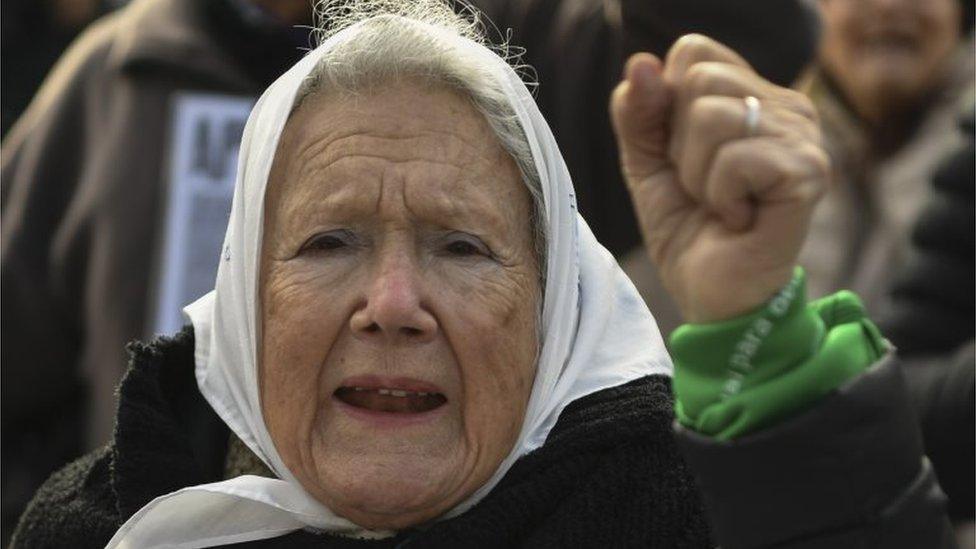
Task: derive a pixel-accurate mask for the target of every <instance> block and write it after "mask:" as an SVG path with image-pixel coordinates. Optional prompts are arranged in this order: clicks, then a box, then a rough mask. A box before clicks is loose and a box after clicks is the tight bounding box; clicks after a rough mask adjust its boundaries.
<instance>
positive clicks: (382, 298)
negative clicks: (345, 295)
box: [350, 261, 438, 343]
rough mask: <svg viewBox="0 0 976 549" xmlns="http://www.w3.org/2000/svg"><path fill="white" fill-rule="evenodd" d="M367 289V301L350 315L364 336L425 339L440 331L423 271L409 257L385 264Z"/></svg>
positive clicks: (407, 340) (356, 331) (405, 340)
mask: <svg viewBox="0 0 976 549" xmlns="http://www.w3.org/2000/svg"><path fill="white" fill-rule="evenodd" d="M367 288H368V289H367V292H366V302H365V304H364V305H362V306H361V307H360V308H359V309H358V310H356V311H355V312H354V313H353V315H352V318H351V319H350V326H351V328H352V331H353V333H354V334H356V336H357V337H360V338H366V339H371V340H376V339H381V340H384V341H385V342H388V343H411V342H412V343H422V342H426V341H430V340H432V339H433V338H434V335H435V334H436V333H437V329H438V326H437V319H436V318H434V315H432V314H431V313H430V311H429V310H428V309H427V304H426V303H425V300H424V299H423V297H424V296H423V295H422V288H421V279H420V273H419V272H417V269H416V268H415V267H414V266H412V265H410V264H409V261H391V262H388V263H387V264H386V265H384V266H383V267H382V268H381V269H380V272H379V274H378V276H376V277H375V278H374V279H373V280H372V281H370V282H369V285H368V286H367Z"/></svg>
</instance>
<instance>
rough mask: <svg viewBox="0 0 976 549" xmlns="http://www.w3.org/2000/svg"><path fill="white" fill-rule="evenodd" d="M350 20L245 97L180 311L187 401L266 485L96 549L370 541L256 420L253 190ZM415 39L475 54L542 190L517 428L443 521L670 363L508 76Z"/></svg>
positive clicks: (152, 523) (171, 509) (156, 515)
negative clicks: (513, 121)
mask: <svg viewBox="0 0 976 549" xmlns="http://www.w3.org/2000/svg"><path fill="white" fill-rule="evenodd" d="M365 22H368V20H367V21H365ZM365 22H363V23H365ZM363 23H359V24H357V25H353V26H351V27H349V28H347V29H344V30H343V31H341V32H339V33H337V34H336V35H334V36H333V37H331V38H330V39H329V40H327V41H326V42H325V43H323V44H322V45H321V46H319V47H318V48H316V49H315V50H313V51H312V52H310V53H309V54H308V55H307V56H305V58H303V59H302V60H301V61H299V62H298V63H297V64H296V65H295V66H294V67H292V68H291V69H290V70H289V71H288V72H286V73H285V74H284V75H283V76H281V77H280V78H279V79H278V80H277V81H276V82H275V83H274V84H272V85H271V87H270V88H268V90H267V91H266V92H265V93H264V95H262V97H261V99H260V100H258V102H257V104H256V105H255V107H254V110H253V111H252V112H251V115H250V117H249V118H248V121H247V126H246V128H245V130H244V138H243V141H242V143H241V151H240V160H239V165H238V174H237V184H236V188H235V190H234V203H233V208H232V210H231V214H230V221H229V223H228V225H227V235H226V237H225V240H224V248H223V253H222V257H221V261H220V267H219V270H218V272H217V283H216V286H215V287H214V290H213V291H212V292H210V293H208V294H207V295H206V296H204V297H202V298H200V299H199V300H198V301H196V302H195V303H193V304H192V305H190V306H188V307H187V308H186V309H185V312H186V314H187V315H188V316H189V317H190V320H191V321H192V323H193V329H194V334H195V339H196V350H195V360H196V377H197V382H198V384H199V387H200V391H201V392H202V393H203V395H204V397H206V399H207V401H208V402H209V403H210V405H211V406H212V407H213V409H214V410H215V411H216V412H217V414H219V415H220V417H221V418H222V419H223V420H224V422H226V423H227V425H228V426H229V427H230V429H231V430H232V431H233V432H234V434H235V435H236V436H237V437H239V438H240V439H241V440H242V441H243V442H244V443H245V444H246V445H247V446H248V448H250V449H251V451H252V452H254V453H255V454H256V455H257V456H258V457H260V458H261V459H262V460H263V461H264V462H265V463H266V464H267V465H268V466H269V467H270V468H271V469H272V470H273V471H274V472H275V474H276V475H278V478H277V479H271V478H263V477H258V476H252V475H245V476H241V477H237V478H234V479H230V480H226V481H222V482H214V483H211V484H204V485H200V486H191V487H188V488H183V489H181V490H178V491H176V492H173V493H171V494H167V495H164V496H160V497H158V498H156V499H154V500H153V501H151V502H150V503H148V504H147V505H146V506H145V507H143V508H142V509H140V510H139V511H138V512H137V513H136V514H135V515H133V516H132V517H131V518H130V519H129V520H128V521H127V522H126V523H125V524H124V525H123V526H122V527H121V528H120V529H119V530H118V532H117V533H116V534H115V536H114V537H113V538H112V540H111V541H110V542H109V544H108V547H113V548H114V547H120V548H123V547H124V548H140V549H145V548H150V547H174V548H175V547H180V548H182V547H204V546H213V545H222V544H229V543H239V542H243V541H249V540H257V539H264V538H270V537H275V536H280V535H283V534H286V533H288V532H291V531H294V530H298V529H302V528H311V529H316V530H325V531H330V532H338V533H343V532H345V533H358V534H360V535H362V534H369V533H368V532H364V531H363V530H362V529H361V528H360V527H358V526H356V525H355V524H353V523H351V522H350V521H348V520H346V519H344V518H342V517H340V516H338V515H336V514H335V513H333V512H332V511H331V510H329V509H328V508H326V507H325V506H323V505H322V504H321V503H319V502H318V501H316V500H315V499H314V498H312V497H311V496H310V495H309V494H308V493H307V492H306V491H305V490H304V489H303V488H302V486H301V485H300V484H299V482H298V481H297V480H296V479H295V477H294V476H293V475H292V473H291V472H290V471H289V470H288V468H287V467H285V465H284V463H283V462H282V460H281V457H280V456H279V455H278V452H277V450H276V449H275V446H274V443H273V442H272V440H271V436H270V435H269V433H268V430H267V428H266V427H265V424H264V419H263V417H262V415H261V406H260V395H259V390H258V378H257V367H258V360H257V357H258V341H259V337H260V336H259V334H260V330H259V328H260V325H259V318H260V311H259V309H258V304H259V301H258V265H259V257H260V252H261V243H262V227H263V216H264V198H265V187H266V185H267V181H268V174H269V172H270V170H271V163H272V161H273V159H274V155H275V150H276V149H277V147H278V139H279V137H280V136H281V133H282V130H283V128H284V126H285V122H286V121H287V120H288V116H289V113H290V112H291V110H292V105H293V103H294V100H295V95H296V92H297V90H298V89H299V86H300V85H301V83H302V81H303V80H304V79H305V77H306V76H307V75H308V74H309V73H310V72H311V70H312V69H313V67H314V66H315V64H316V63H317V62H318V60H319V59H321V58H322V56H323V55H324V54H325V53H326V52H328V51H329V50H330V49H331V48H333V47H334V46H335V45H336V44H339V43H342V42H344V41H346V40H348V39H350V38H351V37H353V36H354V35H355V34H356V33H357V32H358V31H359V30H360V26H361V25H362V24H363ZM411 23H413V24H417V25H425V24H424V23H419V22H415V21H411ZM425 26H426V25H425ZM427 30H428V32H431V33H439V34H442V35H444V37H445V38H446V39H448V40H451V41H452V42H454V43H455V44H456V45H457V47H458V48H459V49H465V50H467V53H472V54H474V56H475V57H474V58H475V59H478V60H480V62H482V63H484V66H485V67H486V68H489V69H490V70H491V71H492V72H493V73H494V75H495V76H496V78H497V79H498V81H499V82H500V83H501V84H502V85H503V87H504V89H505V94H506V96H507V98H508V100H509V101H510V102H511V105H512V107H513V109H514V111H515V112H516V114H517V116H518V120H519V122H520V123H521V126H522V128H523V130H524V131H525V134H526V137H527V138H528V141H529V145H530V146H531V151H532V157H533V159H534V161H535V166H536V169H537V170H538V173H539V178H540V180H541V183H542V191H543V197H544V203H545V212H544V215H545V223H546V226H547V235H548V242H547V245H548V249H547V251H548V256H547V257H548V266H547V273H546V288H545V302H544V304H543V312H542V334H541V336H540V337H541V340H542V342H543V344H542V350H541V355H540V358H539V364H538V369H537V372H536V377H535V383H534V385H533V387H532V393H531V395H530V398H529V402H528V407H527V409H526V412H525V420H524V423H523V425H522V430H521V432H520V434H519V437H518V440H517V441H516V442H515V445H514V447H513V448H512V451H511V453H509V455H508V457H506V458H505V460H504V461H503V462H502V463H501V464H500V465H499V467H498V470H497V471H496V472H495V474H494V475H493V476H492V477H491V479H490V480H489V481H488V482H487V483H486V484H485V485H484V486H482V487H481V488H480V489H478V490H477V491H476V492H475V493H474V494H472V495H471V496H470V497H469V498H467V499H466V500H465V501H464V502H462V503H461V504H460V505H458V506H457V507H455V508H454V509H452V510H451V511H450V512H449V513H447V514H446V515H445V516H444V517H442V519H443V518H449V517H453V516H457V515H459V514H461V513H463V512H464V511H466V510H468V509H470V508H471V507H472V506H474V505H475V504H476V503H478V502H479V501H480V500H481V499H482V498H484V497H485V495H487V494H488V493H489V492H490V491H491V490H492V489H493V488H494V487H495V485H497V484H498V482H499V481H500V480H501V479H502V477H503V476H504V475H505V473H506V472H507V471H508V470H509V468H511V466H512V464H513V463H514V462H515V461H516V460H518V459H519V458H520V457H522V456H524V455H526V454H528V453H529V452H531V451H532V450H534V449H536V448H538V447H540V446H542V445H543V444H544V443H545V441H546V437H547V436H548V434H549V431H550V430H551V429H552V427H553V425H555V423H556V420H557V419H558V418H559V414H560V412H562V410H563V408H565V407H566V405H567V404H569V403H570V402H572V401H574V400H577V399H579V398H581V397H583V396H585V395H588V394H591V393H594V392H596V391H600V390H602V389H607V388H610V387H615V386H618V385H621V384H624V383H627V382H629V381H632V380H635V379H638V378H641V377H644V376H647V375H650V374H665V375H670V374H671V361H670V358H669V357H668V354H667V351H666V350H665V348H664V343H663V341H662V339H661V334H660V332H659V331H658V329H657V325H656V324H655V322H654V318H653V317H652V316H651V313H650V311H648V310H647V307H646V306H645V305H644V302H643V300H642V299H641V297H640V296H639V295H638V293H637V291H636V290H635V289H634V286H633V284H631V282H630V280H629V279H628V278H627V277H626V275H624V273H623V272H622V271H621V270H620V267H619V266H618V265H617V262H616V261H615V260H614V259H613V257H612V256H611V255H610V253H609V252H607V250H606V249H604V248H603V246H601V245H600V244H599V243H598V242H597V241H596V239H595V238H594V236H593V233H592V232H591V231H590V229H589V227H588V226H587V225H586V222H584V221H583V218H582V217H580V216H579V214H578V213H577V212H576V201H575V196H574V194H573V185H572V181H571V180H570V177H569V171H568V170H567V168H566V164H565V162H564V161H563V158H562V156H561V154H560V153H559V148H558V147H557V146H556V141H555V139H554V138H553V136H552V133H551V131H550V130H549V126H548V124H546V121H545V120H544V119H543V117H542V114H541V113H540V112H539V109H538V107H536V104H535V101H534V100H533V99H532V96H531V95H530V94H529V91H528V90H527V89H526V87H525V85H524V84H523V83H522V81H521V79H520V78H519V77H518V75H517V74H516V73H515V71H513V70H512V68H511V67H510V66H509V65H508V64H507V63H506V62H505V61H504V60H502V59H501V58H500V57H498V56H497V55H496V54H494V53H493V52H492V51H490V50H489V49H487V48H485V47H484V46H482V45H479V44H477V43H475V42H473V41H471V40H468V39H465V38H461V37H458V36H456V35H453V34H450V33H449V31H446V30H443V29H440V28H435V27H432V26H431V27H430V28H429V29H427ZM448 35H449V36H448Z"/></svg>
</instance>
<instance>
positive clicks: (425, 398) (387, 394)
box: [335, 386, 447, 414]
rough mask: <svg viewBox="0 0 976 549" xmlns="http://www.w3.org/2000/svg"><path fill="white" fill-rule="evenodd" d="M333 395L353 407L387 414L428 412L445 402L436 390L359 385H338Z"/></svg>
mask: <svg viewBox="0 0 976 549" xmlns="http://www.w3.org/2000/svg"><path fill="white" fill-rule="evenodd" d="M335 397H336V398H337V399H339V400H340V401H342V402H344V403H346V404H348V405H350V406H353V407H355V408H362V409H364V410H369V411H372V412H384V413H389V414H419V413H423V412H429V411H431V410H434V409H435V408H439V407H441V406H443V405H444V404H445V403H446V402H447V397H445V396H444V395H442V394H441V393H437V392H427V391H408V390H405V389H393V388H383V387H361V386H342V387H339V388H338V389H336V391H335Z"/></svg>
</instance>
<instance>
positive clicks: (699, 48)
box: [664, 34, 755, 84]
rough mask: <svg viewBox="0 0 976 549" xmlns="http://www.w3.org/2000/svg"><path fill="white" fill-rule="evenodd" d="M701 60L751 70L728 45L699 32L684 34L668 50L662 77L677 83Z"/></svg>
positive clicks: (701, 61)
mask: <svg viewBox="0 0 976 549" xmlns="http://www.w3.org/2000/svg"><path fill="white" fill-rule="evenodd" d="M703 62H717V63H728V64H730V65H737V66H740V67H743V68H746V69H748V70H750V71H752V70H753V69H752V67H751V66H750V65H749V62H748V61H746V60H745V59H743V58H742V56H741V55H739V54H738V53H736V52H735V51H733V50H732V49H730V48H729V47H727V46H725V45H723V44H721V43H719V42H716V41H715V40H712V39H711V38H709V37H707V36H703V35H701V34H686V35H685V36H682V37H681V38H679V39H677V40H676V41H675V43H674V44H673V45H672V46H671V49H670V50H669V51H668V54H667V56H666V57H665V60H664V78H665V80H667V81H668V82H670V83H672V84H678V83H680V82H681V80H682V79H683V78H684V76H685V73H686V72H688V69H690V68H691V67H692V66H694V65H695V64H697V63H703ZM753 72H755V71H753Z"/></svg>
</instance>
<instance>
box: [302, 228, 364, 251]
mask: <svg viewBox="0 0 976 549" xmlns="http://www.w3.org/2000/svg"><path fill="white" fill-rule="evenodd" d="M352 243H353V239H352V236H351V235H349V234H348V231H340V232H338V233H327V234H320V235H316V236H313V237H312V238H310V239H308V241H307V242H305V244H303V245H302V249H301V252H335V251H340V250H342V249H344V248H348V247H349V246H351V245H352Z"/></svg>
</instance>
